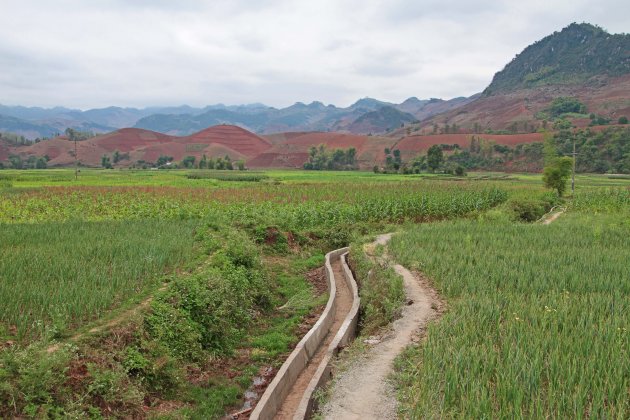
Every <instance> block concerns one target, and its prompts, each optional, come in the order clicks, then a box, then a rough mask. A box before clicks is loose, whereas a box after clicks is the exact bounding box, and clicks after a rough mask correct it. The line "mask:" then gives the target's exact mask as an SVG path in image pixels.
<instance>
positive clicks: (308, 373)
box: [275, 257, 352, 419]
mask: <svg viewBox="0 0 630 420" xmlns="http://www.w3.org/2000/svg"><path fill="white" fill-rule="evenodd" d="M331 264H332V269H333V273H334V275H335V284H336V293H337V309H336V311H335V318H334V321H333V323H332V325H331V327H330V330H329V331H328V335H326V338H325V339H324V340H323V341H322V344H321V346H319V349H318V350H317V352H316V353H315V354H314V355H313V358H312V359H311V360H310V361H309V363H308V365H307V366H306V368H305V369H304V370H303V371H302V373H301V374H300V376H298V378H297V380H296V382H295V384H294V385H293V388H292V389H291V392H290V393H289V395H287V397H286V399H285V400H284V403H283V404H282V407H281V408H280V410H279V411H278V414H276V417H275V418H276V419H292V418H293V414H294V413H295V411H296V410H297V408H298V406H299V405H300V402H301V401H302V396H303V395H304V391H305V390H306V388H307V387H308V385H309V383H310V381H311V378H312V377H313V375H314V374H315V371H316V370H317V368H318V367H319V364H320V362H321V360H322V359H323V358H324V356H325V355H326V352H327V351H328V346H329V345H330V343H331V342H332V340H333V338H335V334H337V331H338V330H339V328H340V327H341V324H343V321H344V320H345V319H346V316H347V315H348V312H350V309H351V308H352V292H351V291H350V289H349V288H348V285H347V284H346V277H345V275H344V273H343V268H342V266H341V258H339V257H338V258H336V259H335V260H334V261H331Z"/></svg>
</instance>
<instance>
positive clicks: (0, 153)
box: [0, 140, 9, 161]
mask: <svg viewBox="0 0 630 420" xmlns="http://www.w3.org/2000/svg"><path fill="white" fill-rule="evenodd" d="M8 158H9V146H8V145H7V144H6V143H5V142H4V141H2V140H0V161H3V160H7V159H8Z"/></svg>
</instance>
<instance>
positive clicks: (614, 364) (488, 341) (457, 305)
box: [392, 190, 630, 419]
mask: <svg viewBox="0 0 630 420" xmlns="http://www.w3.org/2000/svg"><path fill="white" fill-rule="evenodd" d="M620 197H621V198H620ZM628 197H630V194H629V192H628V190H626V191H625V192H615V193H610V192H609V193H597V194H595V196H590V195H583V196H581V200H580V201H579V205H576V206H575V207H577V208H576V209H574V210H573V211H570V212H569V214H567V215H565V216H563V217H561V218H560V219H558V221H556V222H555V223H554V224H552V225H549V226H543V225H531V224H514V223H511V222H507V221H504V220H503V221H501V220H499V221H497V220H494V221H488V220H482V221H477V220H465V221H453V222H442V223H435V224H427V225H422V226H417V227H413V228H410V229H409V230H408V231H406V232H404V233H403V234H400V235H398V236H396V237H394V239H393V240H392V251H393V253H394V255H395V256H396V258H397V259H398V260H399V261H400V262H401V263H402V264H405V265H408V266H410V267H413V268H414V269H417V270H421V271H423V272H424V273H426V274H428V275H429V276H430V277H431V278H432V279H433V280H434V284H435V287H436V288H437V289H438V291H439V292H440V294H441V295H442V296H443V297H444V298H445V299H446V301H447V303H448V311H447V313H446V314H445V315H444V316H443V318H442V319H441V320H440V321H439V322H437V323H434V324H432V325H431V326H430V327H429V329H428V331H427V339H426V341H425V342H424V343H423V345H422V347H414V348H411V349H410V350H409V351H408V352H407V353H406V355H405V356H404V357H403V358H402V359H401V360H400V361H399V370H400V372H399V374H398V381H399V386H400V393H401V400H402V401H403V416H404V417H407V418H497V417H498V418H549V417H551V418H585V417H594V418H619V419H621V418H628V417H629V416H630V398H628V395H629V394H628V392H629V391H630V376H629V375H628V373H629V372H630V303H629V302H630V265H629V264H628V261H630V212H628V209H629V208H630V207H629V206H628V205H627V204H628ZM620 203H623V206H622V205H620ZM604 209H605V211H604V212H602V210H604Z"/></svg>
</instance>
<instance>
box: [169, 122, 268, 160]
mask: <svg viewBox="0 0 630 420" xmlns="http://www.w3.org/2000/svg"><path fill="white" fill-rule="evenodd" d="M175 141H176V142H178V143H184V144H191V143H195V144H219V145H222V146H225V147H229V148H230V149H232V150H234V151H235V152H237V153H240V154H242V155H244V156H247V157H254V156H257V155H259V154H261V153H263V152H265V151H266V150H268V149H269V148H271V142H270V141H269V140H266V139H264V138H262V137H259V136H257V135H256V134H254V133H250V132H249V131H247V130H245V129H243V128H240V127H236V126H234V125H215V126H214V127H210V128H206V129H205V130H202V131H200V132H198V133H195V134H191V135H190V136H188V137H180V138H177V139H176V140H175Z"/></svg>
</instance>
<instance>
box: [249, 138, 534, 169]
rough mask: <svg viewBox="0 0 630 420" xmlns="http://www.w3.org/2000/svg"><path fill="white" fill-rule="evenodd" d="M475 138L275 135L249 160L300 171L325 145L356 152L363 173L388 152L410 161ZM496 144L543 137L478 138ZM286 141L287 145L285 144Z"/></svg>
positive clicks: (252, 164) (258, 164)
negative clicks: (312, 151)
mask: <svg viewBox="0 0 630 420" xmlns="http://www.w3.org/2000/svg"><path fill="white" fill-rule="evenodd" d="M472 136H473V135H472V134H444V135H429V136H419V135H417V136H408V137H404V138H402V139H392V138H388V137H375V136H358V135H350V134H340V133H285V134H274V135H273V138H274V146H273V147H272V148H271V149H269V150H268V151H267V152H265V153H262V154H260V155H258V156H256V157H255V158H253V159H250V160H249V161H248V162H247V165H248V166H249V167H251V168H301V167H302V165H304V163H305V162H306V161H307V160H308V149H309V148H310V147H312V146H315V147H317V146H319V145H320V144H323V145H325V146H326V147H327V148H328V149H329V150H332V149H348V148H350V147H354V148H355V149H357V160H358V162H359V166H360V167H361V168H362V169H370V168H372V167H373V166H374V165H382V164H383V162H384V161H385V149H386V148H389V149H392V150H394V149H399V150H400V151H401V155H402V157H403V160H410V159H413V158H415V157H416V156H418V155H421V154H424V153H426V151H427V150H428V149H429V147H431V146H433V145H434V144H457V145H459V146H460V147H462V148H465V147H468V146H469V145H470V140H471V137H472ZM475 136H477V137H481V138H484V139H486V140H491V141H493V142H495V143H497V144H503V145H510V146H514V145H516V144H522V143H533V142H538V141H542V134H540V133H531V134H516V135H497V134H475ZM283 139H284V141H282V140H283Z"/></svg>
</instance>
